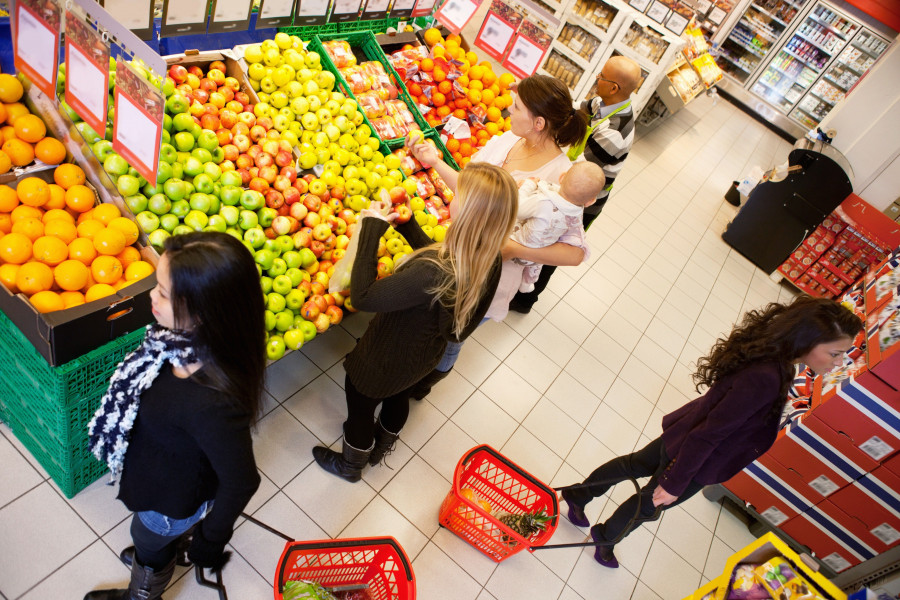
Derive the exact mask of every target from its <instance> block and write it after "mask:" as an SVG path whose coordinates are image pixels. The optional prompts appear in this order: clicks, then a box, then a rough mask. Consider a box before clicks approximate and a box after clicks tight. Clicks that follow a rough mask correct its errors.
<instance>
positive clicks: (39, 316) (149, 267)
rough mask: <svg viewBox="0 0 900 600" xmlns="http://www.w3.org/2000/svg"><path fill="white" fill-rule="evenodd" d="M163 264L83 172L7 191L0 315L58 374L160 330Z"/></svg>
mask: <svg viewBox="0 0 900 600" xmlns="http://www.w3.org/2000/svg"><path fill="white" fill-rule="evenodd" d="M157 259H158V257H157V255H156V253H155V251H154V250H153V249H152V248H150V247H149V246H145V245H143V244H142V242H141V240H140V239H139V230H138V228H137V225H136V224H135V222H134V221H132V220H131V219H130V218H127V217H125V216H123V214H122V212H121V210H120V209H119V207H118V206H117V205H115V204H113V203H101V202H99V201H98V199H97V194H96V190H95V189H94V188H93V187H92V186H91V185H90V183H89V182H88V181H87V180H86V178H85V173H84V171H83V170H82V169H81V167H79V166H78V165H75V164H72V163H63V164H61V165H59V166H57V167H55V168H46V169H45V170H43V171H37V172H31V173H28V174H27V175H24V176H22V177H20V178H18V179H17V180H16V181H13V182H11V183H9V184H0V283H2V284H3V285H2V286H0V288H2V289H0V309H2V310H3V312H4V313H5V314H6V315H7V317H9V318H10V319H11V320H12V321H13V322H14V323H15V325H16V326H17V327H18V328H19V329H20V330H21V332H22V333H23V334H24V335H25V336H26V337H27V339H29V340H30V341H31V343H32V344H33V345H34V347H35V348H36V349H37V351H38V352H39V353H40V354H41V355H42V356H43V357H44V358H45V360H46V361H47V363H49V364H50V365H52V366H57V365H61V364H64V363H67V362H69V361H71V360H73V359H75V358H77V357H79V356H82V355H84V354H86V353H87V352H90V351H91V350H94V349H96V348H98V347H100V346H102V345H104V344H106V343H108V342H110V341H111V340H114V339H116V338H118V337H120V336H122V335H124V334H127V333H130V332H133V331H135V330H137V329H139V328H141V327H143V326H144V325H146V324H147V323H150V322H151V321H152V314H151V311H150V290H151V289H152V288H153V287H154V286H155V285H156V277H155V275H154V270H155V265H156V261H157Z"/></svg>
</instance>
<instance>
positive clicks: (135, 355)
mask: <svg viewBox="0 0 900 600" xmlns="http://www.w3.org/2000/svg"><path fill="white" fill-rule="evenodd" d="M167 362H170V363H172V365H173V366H176V367H185V366H187V365H190V364H193V363H196V362H197V355H196V353H195V352H194V349H193V347H192V346H191V337H190V335H189V334H188V333H187V332H185V331H180V330H174V329H167V328H165V327H163V326H162V325H159V324H158V323H154V324H152V325H148V326H147V334H146V335H145V336H144V341H143V342H141V345H140V346H138V348H137V349H136V350H135V351H134V352H132V353H130V354H128V355H127V356H126V357H125V359H124V360H123V361H122V362H121V363H119V366H118V367H117V368H116V371H115V373H113V376H112V379H110V382H109V389H108V390H107V391H106V394H105V395H104V396H103V400H101V403H100V408H98V409H97V412H96V413H94V418H93V419H91V422H90V424H88V436H89V443H90V448H91V452H92V453H93V454H94V456H96V457H97V459H98V460H101V461H105V462H106V464H107V466H109V471H110V483H112V482H113V481H115V479H116V478H117V477H118V476H119V474H120V473H121V472H122V464H123V463H124V461H125V451H126V450H127V449H128V442H129V437H130V433H131V428H132V426H133V425H134V419H135V417H137V413H138V405H139V404H140V398H141V394H142V393H143V392H144V391H146V390H147V389H149V388H150V386H151V385H152V384H153V381H154V380H155V379H156V377H157V375H159V372H160V370H161V369H162V367H163V365H165V363H167Z"/></svg>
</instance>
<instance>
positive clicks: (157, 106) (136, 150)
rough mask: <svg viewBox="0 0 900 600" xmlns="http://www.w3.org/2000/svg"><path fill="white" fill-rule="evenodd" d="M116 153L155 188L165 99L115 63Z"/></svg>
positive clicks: (126, 69) (156, 90) (114, 141)
mask: <svg viewBox="0 0 900 600" xmlns="http://www.w3.org/2000/svg"><path fill="white" fill-rule="evenodd" d="M115 100H116V112H115V118H114V120H113V149H114V150H115V151H116V152H118V153H119V154H121V155H122V156H123V157H124V158H125V160H127V161H128V162H129V163H130V164H131V166H132V167H134V168H135V169H136V170H137V172H138V173H140V175H141V177H143V178H144V179H146V180H147V181H148V182H149V183H150V185H156V171H157V166H158V165H159V148H160V143H161V136H162V123H163V96H162V93H161V92H160V91H159V90H158V89H156V88H155V87H153V86H151V85H150V84H149V83H148V82H147V80H145V79H144V78H143V77H142V76H141V75H140V74H138V73H137V72H136V71H134V70H132V69H131V68H130V67H129V66H128V65H127V63H126V62H125V61H124V60H120V61H117V62H116V96H115Z"/></svg>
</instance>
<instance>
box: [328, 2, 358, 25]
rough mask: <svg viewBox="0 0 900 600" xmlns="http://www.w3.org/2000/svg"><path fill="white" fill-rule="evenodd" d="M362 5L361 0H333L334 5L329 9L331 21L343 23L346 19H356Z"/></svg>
mask: <svg viewBox="0 0 900 600" xmlns="http://www.w3.org/2000/svg"><path fill="white" fill-rule="evenodd" d="M361 6H362V0H334V7H333V8H332V9H331V18H330V19H329V21H331V22H332V23H334V22H338V23H343V22H346V21H356V20H357V19H359V9H360V7H361Z"/></svg>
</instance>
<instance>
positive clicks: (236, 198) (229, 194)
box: [198, 173, 243, 224]
mask: <svg viewBox="0 0 900 600" xmlns="http://www.w3.org/2000/svg"><path fill="white" fill-rule="evenodd" d="M226 174H227V173H226ZM198 177H199V175H198ZM238 177H240V176H238ZM241 194H243V190H242V189H241V188H239V187H237V186H234V185H223V186H222V187H221V188H220V189H219V199H220V200H221V201H222V204H224V205H225V206H237V205H238V203H239V202H240V201H241ZM232 224H233V223H232Z"/></svg>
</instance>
